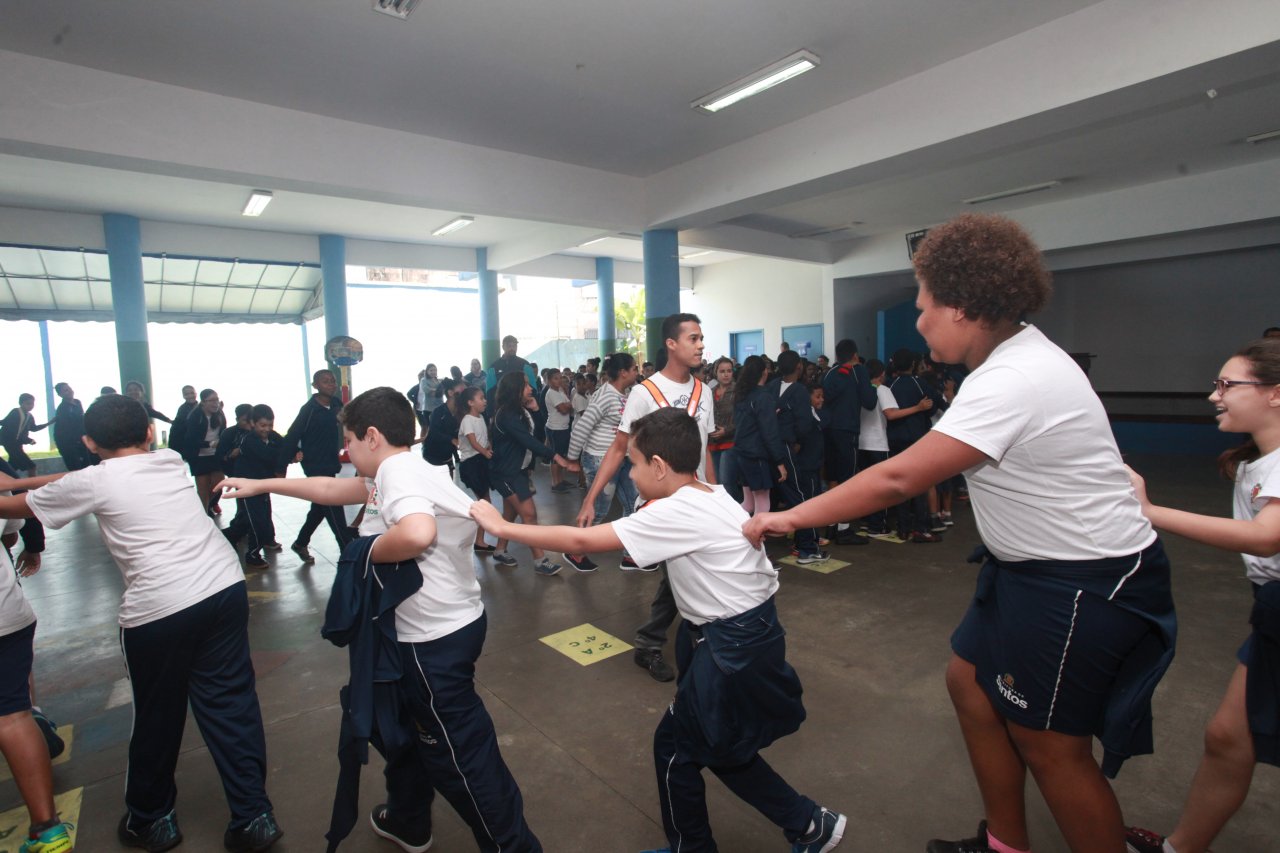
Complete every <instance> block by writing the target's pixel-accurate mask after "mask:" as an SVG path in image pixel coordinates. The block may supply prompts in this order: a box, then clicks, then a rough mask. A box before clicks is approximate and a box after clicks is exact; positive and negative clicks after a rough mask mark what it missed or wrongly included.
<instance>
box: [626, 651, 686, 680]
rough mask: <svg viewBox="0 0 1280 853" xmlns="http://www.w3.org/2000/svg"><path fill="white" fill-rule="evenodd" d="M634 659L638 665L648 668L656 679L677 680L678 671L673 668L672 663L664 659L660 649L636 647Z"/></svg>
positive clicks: (644, 668)
mask: <svg viewBox="0 0 1280 853" xmlns="http://www.w3.org/2000/svg"><path fill="white" fill-rule="evenodd" d="M633 660H635V662H636V666H638V667H640V668H641V669H643V670H647V671H648V673H649V675H650V676H652V677H653V680H654V681H663V682H666V681H675V680H676V671H675V670H674V669H672V668H671V664H669V663H667V662H666V661H665V660H663V659H662V651H661V650H660V649H636V651H635V655H634V656H633Z"/></svg>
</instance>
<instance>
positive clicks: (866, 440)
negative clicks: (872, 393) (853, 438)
mask: <svg viewBox="0 0 1280 853" xmlns="http://www.w3.org/2000/svg"><path fill="white" fill-rule="evenodd" d="M896 408H898V402H897V400H896V399H895V398H894V396H893V392H892V391H891V390H889V389H888V388H887V387H885V386H884V385H877V386H876V407H875V408H874V409H870V410H868V409H863V410H862V431H861V432H859V433H858V449H859V450H874V451H876V452H878V453H888V452H889V432H888V424H889V421H888V419H887V418H886V417H885V416H884V410H885V409H896Z"/></svg>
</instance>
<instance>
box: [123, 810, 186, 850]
mask: <svg viewBox="0 0 1280 853" xmlns="http://www.w3.org/2000/svg"><path fill="white" fill-rule="evenodd" d="M116 837H118V838H119V839H120V843H121V844H123V845H124V846H125V847H139V848H141V849H143V850H146V851H147V853H164V851H165V850H172V849H173V848H175V847H177V846H178V845H179V844H181V843H182V830H180V829H178V816H177V815H176V814H174V813H173V812H169V813H168V814H167V815H165V816H164V817H162V818H159V819H158V820H153V821H152V822H151V823H149V824H147V825H146V826H143V827H140V828H138V829H131V828H130V827H129V815H128V813H127V812H126V813H125V816H124V817H122V818H120V826H118V827H117V828H116Z"/></svg>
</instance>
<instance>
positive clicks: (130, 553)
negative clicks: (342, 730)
mask: <svg viewBox="0 0 1280 853" xmlns="http://www.w3.org/2000/svg"><path fill="white" fill-rule="evenodd" d="M84 422H85V444H86V446H87V447H88V448H89V450H90V451H91V452H93V453H95V454H97V455H98V456H99V457H101V459H102V463H101V464H99V465H95V466H92V467H89V468H85V469H82V470H80V471H72V472H70V473H68V474H66V475H54V476H52V477H37V478H33V479H31V480H18V481H12V482H0V488H28V489H34V491H30V492H28V493H26V494H23V495H17V496H15V497H9V498H0V517H4V518H23V517H28V516H31V515H34V516H35V517H37V518H39V519H40V520H41V521H43V522H44V524H45V526H46V527H49V528H52V529H54V530H57V529H59V528H61V527H63V526H64V525H66V524H68V523H69V522H71V521H72V520H74V519H76V518H80V517H81V516H85V515H90V514H92V515H94V516H96V517H97V520H98V528H99V530H101V532H102V538H103V540H104V542H105V543H106V546H107V550H108V551H109V552H110V553H111V556H112V559H114V560H115V562H116V565H117V566H119V568H120V571H121V573H122V574H123V575H124V585H125V588H124V597H123V598H122V599H121V602H120V648H121V649H122V650H123V652H124V657H125V663H126V665H127V667H128V675H129V683H130V686H131V687H132V690H133V714H134V718H133V729H132V731H133V734H132V735H131V736H130V738H129V764H128V770H127V772H126V775H125V808H126V810H125V814H124V817H122V818H121V819H120V825H119V827H118V828H117V831H116V832H117V835H118V837H119V839H120V842H121V843H122V844H124V845H125V846H126V847H137V848H141V849H143V850H148V851H159V850H168V849H170V848H171V847H175V846H177V845H178V844H179V843H181V841H182V832H181V830H179V828H178V818H177V812H176V811H175V805H176V802H177V797H178V789H177V785H176V784H175V783H174V771H175V769H176V767H177V764H178V752H179V750H180V748H181V746H182V731H183V728H184V727H185V726H186V720H187V705H188V703H190V706H191V712H192V714H194V715H195V718H196V723H197V724H198V725H199V727H200V733H201V734H202V735H203V736H204V742H205V745H206V746H208V748H209V753H210V755H211V756H212V758H213V762H214V765H215V766H216V767H217V769H218V775H219V777H221V779H222V788H223V791H224V793H225V794H226V798H227V804H228V805H229V806H230V808H231V821H230V824H229V825H228V827H227V831H226V834H225V835H224V837H223V842H224V845H225V846H226V847H227V849H228V850H231V851H233V853H235V851H255V852H256V851H263V850H266V849H267V848H268V847H270V846H271V845H272V844H274V843H275V842H276V840H277V839H279V838H280V836H281V835H283V833H282V831H281V830H280V828H279V826H278V825H277V824H276V820H275V816H274V815H273V814H272V808H271V801H270V800H269V799H267V791H266V772H267V754H266V753H267V749H266V739H265V736H264V735H263V730H262V713H261V711H260V709H259V707H258V694H257V690H256V689H255V686H254V674H253V664H252V663H251V662H250V660H249V631H248V628H249V597H248V593H247V591H246V589H245V583H244V575H243V574H242V573H241V571H240V563H239V561H238V560H237V559H236V556H235V552H234V551H232V549H231V547H230V546H229V545H227V542H226V540H225V539H223V537H222V535H221V534H220V533H219V531H218V528H217V527H216V526H215V524H214V522H213V520H212V519H210V518H209V517H208V514H207V509H206V506H207V505H206V504H205V503H204V502H203V500H201V499H199V498H197V496H196V494H195V492H194V491H193V490H192V488H191V481H190V480H189V479H187V472H186V466H185V465H184V464H183V462H182V459H181V458H180V457H179V456H178V454H176V453H174V452H173V451H172V450H158V451H155V452H152V451H151V450H150V449H149V448H150V446H151V442H152V441H153V438H154V428H153V427H152V426H151V422H150V420H149V418H148V417H147V410H146V409H145V408H144V407H143V406H142V404H141V403H138V402H137V401H135V400H131V399H129V398H128V397H125V396H123V395H119V394H116V395H111V396H107V397H101V398H99V399H98V400H96V401H95V402H94V403H93V404H92V405H90V406H89V409H88V411H86V412H85V416H84ZM59 476H61V479H58V477H59ZM54 480H56V482H54ZM37 487H38V488H37ZM6 660H7V658H6ZM23 689H24V690H25V689H26V684H25V682H24V684H23ZM37 849H39V848H37Z"/></svg>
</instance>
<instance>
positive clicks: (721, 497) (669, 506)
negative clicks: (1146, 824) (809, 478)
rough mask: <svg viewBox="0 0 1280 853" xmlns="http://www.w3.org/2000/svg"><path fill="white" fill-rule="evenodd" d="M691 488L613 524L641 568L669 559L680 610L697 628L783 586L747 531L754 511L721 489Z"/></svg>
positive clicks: (747, 607) (759, 601) (752, 604)
mask: <svg viewBox="0 0 1280 853" xmlns="http://www.w3.org/2000/svg"><path fill="white" fill-rule="evenodd" d="M711 489H712V491H710V492H704V491H702V490H701V489H699V488H698V487H696V486H685V487H684V488H682V489H680V490H678V491H677V492H676V493H675V494H674V495H671V496H670V497H666V498H661V499H659V500H655V501H650V502H649V503H647V504H645V505H644V506H643V507H642V508H641V509H639V510H637V511H636V512H633V513H632V514H631V515H629V516H626V517H625V518H620V519H618V520H617V521H615V522H613V530H614V532H615V533H617V534H618V538H619V539H621V540H622V546H623V547H624V548H625V549H626V551H627V553H628V554H630V555H631V556H632V558H634V559H635V561H636V562H637V563H638V564H640V565H642V566H648V565H652V564H654V563H658V562H661V561H663V560H666V561H667V577H668V579H669V580H670V582H671V591H672V593H673V594H674V595H675V600H676V607H677V608H678V609H679V610H680V615H681V616H683V617H684V618H685V619H687V620H688V621H690V622H692V623H693V624H695V625H702V624H703V623H706V622H711V621H714V620H716V619H723V618H724V617H726V616H734V615H736V614H738V613H742V612H743V611H745V610H750V609H751V608H753V607H755V606H756V605H758V604H762V603H764V602H765V601H766V600H768V598H769V597H770V596H771V595H773V594H774V593H775V592H777V591H778V571H777V569H775V568H774V567H773V563H771V562H770V561H769V557H768V556H767V555H766V554H765V552H764V549H763V548H752V547H751V543H750V542H748V541H747V540H746V538H745V537H744V536H743V535H742V525H744V524H746V522H747V519H748V518H749V516H748V515H747V513H746V511H744V510H743V509H742V507H741V506H739V504H738V502H737V501H735V500H734V499H733V498H731V497H729V493H728V492H726V491H725V490H724V488H723V487H722V486H712V487H711Z"/></svg>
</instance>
